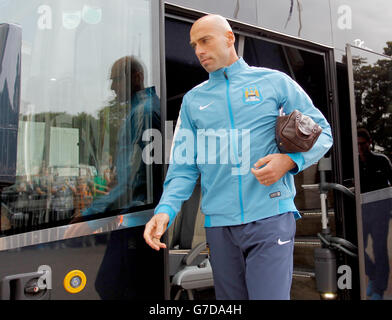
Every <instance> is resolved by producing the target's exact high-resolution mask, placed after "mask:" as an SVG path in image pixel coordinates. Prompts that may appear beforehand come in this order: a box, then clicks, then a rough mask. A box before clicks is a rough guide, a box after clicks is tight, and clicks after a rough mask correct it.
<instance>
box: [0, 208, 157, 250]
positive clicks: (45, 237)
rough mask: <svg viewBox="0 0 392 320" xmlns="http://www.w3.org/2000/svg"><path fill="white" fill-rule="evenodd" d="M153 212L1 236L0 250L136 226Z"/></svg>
mask: <svg viewBox="0 0 392 320" xmlns="http://www.w3.org/2000/svg"><path fill="white" fill-rule="evenodd" d="M153 214H154V210H153V209H149V210H144V211H140V212H132V213H128V214H125V215H117V216H113V217H108V218H102V219H97V220H91V221H86V222H79V223H74V224H68V225H64V226H59V227H54V228H49V229H43V230H37V231H31V232H26V233H20V234H16V235H12V236H8V237H3V238H0V251H5V250H11V249H18V248H22V247H27V246H32V245H39V244H44V243H48V242H53V241H58V240H65V239H71V238H77V237H82V236H88V235H92V234H100V233H105V232H111V231H115V230H118V229H126V228H132V227H138V226H141V225H144V224H146V223H147V222H148V221H149V220H150V218H151V217H152V216H153ZM121 216H122V217H123V220H122V223H120V221H121V219H120V218H121ZM91 226H94V227H95V230H93V229H91Z"/></svg>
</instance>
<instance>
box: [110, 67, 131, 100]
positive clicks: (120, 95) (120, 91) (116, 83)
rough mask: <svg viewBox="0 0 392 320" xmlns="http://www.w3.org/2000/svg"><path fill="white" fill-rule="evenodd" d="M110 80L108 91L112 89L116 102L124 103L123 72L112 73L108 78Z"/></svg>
mask: <svg viewBox="0 0 392 320" xmlns="http://www.w3.org/2000/svg"><path fill="white" fill-rule="evenodd" d="M110 79H111V80H112V85H111V87H110V89H112V90H113V91H114V92H115V93H116V97H117V99H118V101H120V102H124V101H126V99H127V97H126V89H127V88H126V86H127V82H126V76H125V73H124V72H113V73H112V74H111V76H110Z"/></svg>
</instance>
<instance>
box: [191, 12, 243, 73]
mask: <svg viewBox="0 0 392 320" xmlns="http://www.w3.org/2000/svg"><path fill="white" fill-rule="evenodd" d="M234 43H235V37H234V33H233V31H232V29H231V27H230V25H229V23H228V22H227V20H226V19H225V18H223V17H222V16H220V15H212V14H211V15H206V16H204V17H201V18H200V19H198V20H197V21H196V22H195V23H194V24H193V26H192V28H191V31H190V44H191V46H192V48H193V49H194V50H195V54H196V56H197V58H198V59H199V61H200V63H201V65H202V67H203V68H204V69H205V70H206V71H207V72H214V71H216V70H218V69H220V68H223V67H226V66H229V65H231V64H233V63H234V62H235V61H236V60H238V56H237V53H236V51H235V47H234Z"/></svg>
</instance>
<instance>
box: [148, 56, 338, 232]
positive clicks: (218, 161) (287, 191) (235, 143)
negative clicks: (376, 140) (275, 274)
mask: <svg viewBox="0 0 392 320" xmlns="http://www.w3.org/2000/svg"><path fill="white" fill-rule="evenodd" d="M280 106H283V109H284V112H285V113H286V114H288V113H290V112H292V111H293V110H294V109H297V110H299V111H301V112H302V113H303V114H305V115H308V116H309V117H311V118H312V119H313V120H314V121H315V122H317V123H318V124H319V125H320V126H321V128H322V129H323V132H322V134H321V135H320V137H319V138H318V140H317V142H316V143H315V145H314V146H313V148H312V149H311V150H310V151H308V152H304V153H289V154H288V155H289V156H290V157H291V158H292V160H293V161H294V162H295V163H296V165H297V166H296V168H295V169H293V170H291V171H290V172H288V173H287V174H286V175H285V176H283V177H282V178H281V179H280V180H279V181H277V182H276V183H274V184H272V185H270V186H264V185H262V184H260V183H259V181H258V180H257V179H256V177H255V176H254V175H253V174H252V172H251V170H250V169H251V167H253V165H254V163H255V162H256V161H257V160H259V159H260V158H262V157H265V156H267V155H269V154H273V153H279V150H278V147H277V144H276V140H275V122H276V118H277V116H278V115H279V107H280ZM214 141H215V142H214ZM331 145H332V135H331V128H330V125H329V124H328V122H327V121H326V119H325V118H324V116H323V115H322V113H321V112H320V111H319V110H318V109H316V108H315V107H314V105H313V103H312V101H311V99H310V98H309V96H308V95H307V94H306V93H305V92H304V90H303V89H302V88H301V87H300V86H299V85H298V84H297V83H296V82H294V81H293V80H292V79H291V78H290V77H288V76H287V75H286V74H284V73H282V72H279V71H276V70H271V69H268V68H258V67H250V66H248V65H247V63H246V62H245V61H244V60H243V59H242V58H240V59H239V60H237V61H236V62H235V63H234V64H232V65H231V66H229V67H226V68H222V69H219V70H217V71H215V72H212V73H210V75H209V80H207V81H205V82H203V83H202V84H200V85H198V86H196V87H195V88H193V89H192V90H190V91H189V92H188V93H187V94H186V95H185V96H184V99H183V103H182V106H181V111H180V116H179V119H178V121H177V126H176V129H175V133H174V137H173V144H172V150H171V157H170V165H169V169H168V172H167V175H166V179H165V182H164V191H163V194H162V197H161V199H160V202H159V204H158V206H157V207H156V208H155V211H154V212H155V214H157V213H162V212H163V213H167V214H168V215H169V216H170V222H169V226H170V225H171V223H172V222H173V220H174V218H175V216H176V214H177V213H178V212H179V211H180V209H181V206H182V203H183V202H184V201H185V200H187V199H188V198H189V197H190V196H191V194H192V191H193V189H194V186H195V183H196V180H197V179H198V177H199V175H201V190H202V203H201V211H202V213H204V214H205V227H215V226H229V225H239V224H244V223H249V222H252V221H256V220H259V219H262V218H267V217H270V216H274V215H277V214H281V213H285V212H289V211H292V212H293V213H294V214H295V216H296V218H299V217H300V215H299V213H298V210H297V208H296V207H295V204H294V196H295V193H296V190H295V185H294V177H293V175H295V174H297V173H298V172H300V171H302V170H304V169H306V168H307V167H309V166H310V165H312V164H314V163H316V162H317V161H318V160H319V159H320V158H321V157H322V156H323V155H324V154H325V153H326V152H327V151H328V150H329V149H330V147H331ZM214 156H215V159H213V158H214ZM214 162H215V163H214Z"/></svg>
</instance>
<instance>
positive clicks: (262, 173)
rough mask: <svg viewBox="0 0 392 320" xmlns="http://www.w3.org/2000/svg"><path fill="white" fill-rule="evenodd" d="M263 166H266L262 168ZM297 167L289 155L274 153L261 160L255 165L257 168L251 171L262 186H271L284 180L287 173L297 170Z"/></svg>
mask: <svg viewBox="0 0 392 320" xmlns="http://www.w3.org/2000/svg"><path fill="white" fill-rule="evenodd" d="M263 165H265V166H264V167H263V168H260V167H261V166H263ZM295 166H296V164H295V162H294V161H293V160H292V159H291V158H290V157H289V156H288V155H287V154H284V153H273V154H269V155H268V156H266V157H264V158H261V159H259V160H258V161H257V162H256V163H255V164H254V167H255V168H251V171H252V173H253V174H254V175H255V177H256V179H257V180H259V182H260V183H261V184H263V185H265V186H270V185H272V184H274V183H275V182H277V181H278V180H279V179H280V178H282V177H283V176H284V175H285V174H286V173H287V171H289V170H291V169H293V168H295ZM258 168H260V169H258Z"/></svg>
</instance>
